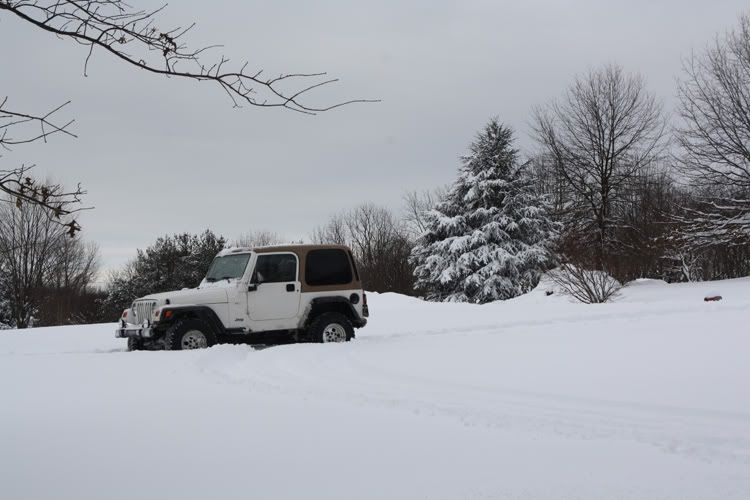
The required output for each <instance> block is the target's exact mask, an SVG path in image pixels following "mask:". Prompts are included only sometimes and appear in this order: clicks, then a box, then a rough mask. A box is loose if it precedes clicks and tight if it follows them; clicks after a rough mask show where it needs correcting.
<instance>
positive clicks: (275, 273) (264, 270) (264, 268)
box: [253, 253, 297, 283]
mask: <svg viewBox="0 0 750 500" xmlns="http://www.w3.org/2000/svg"><path fill="white" fill-rule="evenodd" d="M253 281H254V282H255V283H286V282H291V281H297V256H296V255H294V254H291V253H285V254H273V255H259V256H258V261H257V262H256V264H255V273H254V276H253Z"/></svg>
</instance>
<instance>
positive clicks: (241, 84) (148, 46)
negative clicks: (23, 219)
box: [0, 0, 366, 234]
mask: <svg viewBox="0 0 750 500" xmlns="http://www.w3.org/2000/svg"><path fill="white" fill-rule="evenodd" d="M165 7H166V6H162V7H159V8H156V9H153V10H138V9H134V8H133V7H131V6H130V5H128V4H127V3H126V2H125V1H123V0H0V15H2V14H7V15H9V16H14V17H15V18H16V19H19V20H21V21H23V22H26V23H28V25H29V26H33V27H34V28H37V29H40V30H42V31H45V32H48V33H50V34H53V35H55V36H57V37H58V38H60V39H63V40H69V41H74V42H76V43H78V44H80V45H82V46H83V47H85V49H86V51H87V55H86V58H85V64H84V74H86V71H87V69H88V63H89V61H90V59H91V57H92V56H93V54H94V51H95V50H98V51H100V52H102V53H105V54H108V55H109V56H111V57H114V58H115V59H117V60H119V61H121V62H123V63H124V64H127V65H130V66H132V67H134V68H137V69H140V70H143V71H147V72H149V73H153V74H157V75H161V76H165V77H172V78H181V79H189V80H194V81H199V82H208V83H211V84H213V85H215V86H216V87H217V88H220V89H221V90H223V91H224V92H225V93H226V95H227V96H228V97H229V99H230V101H231V103H232V104H233V105H234V106H235V107H239V106H242V105H249V106H255V107H280V108H285V109H290V110H293V111H297V112H300V113H306V114H316V113H319V112H323V111H328V110H331V109H334V108H337V107H340V106H344V105H346V104H351V103H354V102H366V100H362V99H353V100H346V101H342V102H336V103H332V104H324V105H314V104H311V103H308V102H307V101H306V100H305V98H306V97H308V95H309V94H310V92H312V91H313V90H315V89H319V88H320V87H323V86H327V85H330V84H332V83H334V82H336V81H338V80H337V79H336V78H328V77H327V75H326V73H321V72H317V73H300V72H294V73H282V74H275V75H272V76H266V75H265V74H264V71H263V70H262V69H257V68H256V69H250V68H249V64H248V63H247V62H244V63H242V64H240V65H237V66H231V65H230V60H229V59H227V58H226V57H224V56H223V55H222V56H219V57H216V58H208V56H209V53H210V51H211V49H214V48H217V47H218V46H216V45H213V46H207V47H193V46H191V45H190V44H189V43H188V42H187V35H188V33H189V32H190V31H191V30H192V29H193V27H194V26H195V25H194V24H191V25H189V26H184V27H183V26H177V27H170V28H164V27H162V26H161V25H160V23H159V19H158V17H159V15H160V14H161V13H162V11H163V10H164V8H165ZM0 99H2V100H0V146H2V147H4V148H7V147H10V146H13V145H18V144H27V143H31V142H36V141H38V140H45V141H46V139H47V138H48V137H49V136H51V135H53V134H63V135H69V136H72V135H73V134H72V133H71V132H70V130H69V126H70V125H71V124H72V122H71V121H63V122H56V121H55V120H54V115H55V114H56V113H57V112H58V111H59V110H60V109H61V108H62V107H64V106H65V104H63V105H62V106H59V107H57V108H54V109H53V110H52V111H51V112H49V113H46V114H43V115H33V114H29V113H24V112H19V111H14V110H12V109H10V108H8V107H7V98H1V97H0ZM66 104H67V103H66ZM30 124H33V125H38V127H39V130H38V131H37V132H35V133H33V134H31V135H22V136H16V137H14V136H15V134H14V133H13V132H14V131H15V130H16V129H18V128H19V127H25V126H27V125H30ZM29 169H30V167H28V166H18V167H13V168H0V191H2V192H5V193H7V194H10V195H12V196H13V197H14V198H15V199H16V201H17V203H22V202H24V201H25V202H29V203H34V204H38V205H40V206H42V207H44V208H46V209H47V210H48V212H49V213H51V214H52V216H53V218H55V219H58V218H60V217H62V216H64V215H69V214H71V213H73V212H75V211H76V210H77V209H76V208H75V207H76V206H78V203H79V202H80V196H81V195H82V194H83V192H82V191H81V189H80V187H78V188H77V189H74V190H72V191H66V190H65V189H63V188H62V187H61V186H59V185H56V184H43V183H39V182H38V181H35V180H34V179H33V178H32V177H31V176H30V175H29ZM67 226H68V230H69V231H70V234H75V232H76V231H77V230H79V229H80V226H78V224H77V223H76V221H75V220H70V221H69V222H67Z"/></svg>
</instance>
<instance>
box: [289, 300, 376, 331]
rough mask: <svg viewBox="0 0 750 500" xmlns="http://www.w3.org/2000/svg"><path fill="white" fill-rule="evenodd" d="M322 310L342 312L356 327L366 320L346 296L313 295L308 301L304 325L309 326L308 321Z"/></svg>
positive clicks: (362, 324)
mask: <svg viewBox="0 0 750 500" xmlns="http://www.w3.org/2000/svg"><path fill="white" fill-rule="evenodd" d="M324 312H339V313H342V314H344V315H345V316H347V317H348V318H349V319H350V320H351V322H352V324H353V325H354V326H355V327H357V328H359V327H362V326H364V323H366V322H367V320H366V319H364V318H362V317H361V316H360V315H359V313H357V310H356V309H355V308H354V305H353V304H352V303H351V301H350V300H349V299H348V298H347V297H342V296H332V297H315V298H314V299H312V300H311V301H310V305H309V306H308V311H307V314H306V315H305V319H304V326H305V327H307V326H309V325H310V322H311V321H312V320H313V319H314V318H315V317H316V316H318V315H319V314H322V313H324Z"/></svg>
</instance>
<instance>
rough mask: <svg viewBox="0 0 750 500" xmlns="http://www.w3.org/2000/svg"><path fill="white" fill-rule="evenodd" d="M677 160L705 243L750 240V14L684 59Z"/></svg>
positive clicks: (680, 93) (697, 225)
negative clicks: (695, 200) (694, 199)
mask: <svg viewBox="0 0 750 500" xmlns="http://www.w3.org/2000/svg"><path fill="white" fill-rule="evenodd" d="M683 66H684V73H685V77H684V80H683V81H682V82H681V84H680V86H679V99H680V106H679V115H680V117H681V118H682V126H681V127H680V128H679V129H678V133H677V137H678V143H679V145H680V147H681V149H682V153H683V154H682V155H681V157H680V158H678V165H679V167H680V168H681V171H682V172H683V173H684V174H685V175H686V176H687V178H688V179H689V180H690V182H691V185H693V186H694V187H697V188H699V189H702V190H703V191H704V193H706V194H705V195H704V196H702V200H701V201H702V203H701V206H700V207H698V208H694V209H692V210H691V211H689V212H690V213H689V214H688V217H689V218H690V219H691V220H692V222H693V224H694V226H695V227H694V229H693V233H694V234H696V235H701V234H702V235H703V236H706V237H708V240H707V241H713V242H714V243H716V242H717V241H723V242H727V243H730V244H732V243H736V244H742V245H746V244H747V243H748V242H749V241H750V16H748V15H744V16H741V17H740V22H739V26H738V27H737V28H736V29H734V30H731V31H729V32H728V33H726V34H725V35H724V36H722V37H717V38H716V40H715V41H714V43H713V44H712V45H710V46H709V47H708V48H707V49H706V50H705V51H704V52H703V53H702V54H700V55H696V54H693V55H692V56H691V57H690V58H689V59H687V60H686V61H685V63H684V65H683Z"/></svg>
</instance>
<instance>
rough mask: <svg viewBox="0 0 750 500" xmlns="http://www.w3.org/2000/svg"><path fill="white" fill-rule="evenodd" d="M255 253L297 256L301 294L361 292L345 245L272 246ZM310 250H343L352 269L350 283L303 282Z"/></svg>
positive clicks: (360, 285)
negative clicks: (316, 283) (282, 253)
mask: <svg viewBox="0 0 750 500" xmlns="http://www.w3.org/2000/svg"><path fill="white" fill-rule="evenodd" d="M252 250H253V252H255V253H259V254H262V253H277V252H289V253H293V254H295V255H297V258H298V259H299V279H300V282H301V283H302V292H333V291H337V290H361V289H362V281H361V280H359V279H357V275H358V274H359V272H355V269H356V266H355V264H354V262H353V261H352V258H353V257H352V253H351V251H350V250H349V247H347V246H345V245H302V244H300V245H272V246H266V247H257V248H253V249H252ZM311 250H343V251H344V253H345V254H346V257H347V259H349V265H350V266H351V269H352V281H351V283H344V284H342V285H325V286H311V285H308V284H307V283H306V282H305V264H306V260H307V254H308V252H310V251H311Z"/></svg>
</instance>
